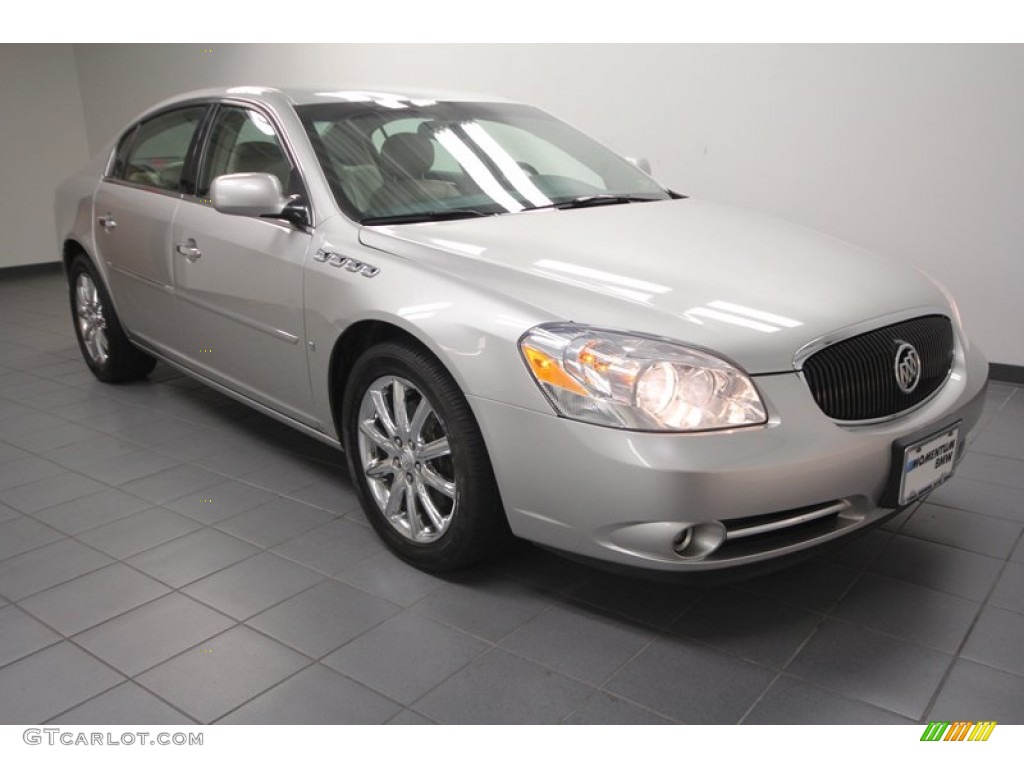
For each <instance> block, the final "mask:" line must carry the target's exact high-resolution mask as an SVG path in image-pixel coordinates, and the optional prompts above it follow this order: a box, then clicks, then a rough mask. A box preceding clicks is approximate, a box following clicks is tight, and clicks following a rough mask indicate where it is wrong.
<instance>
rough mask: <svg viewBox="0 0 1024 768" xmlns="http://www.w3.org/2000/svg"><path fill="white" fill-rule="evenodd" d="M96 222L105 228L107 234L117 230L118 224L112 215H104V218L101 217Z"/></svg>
mask: <svg viewBox="0 0 1024 768" xmlns="http://www.w3.org/2000/svg"><path fill="white" fill-rule="evenodd" d="M96 221H98V222H99V224H100V226H101V227H103V229H104V231H105V232H108V233H109V232H111V231H113V230H115V229H117V222H116V221H114V216H113V215H112V214H109V213H107V214H104V215H103V216H100V217H99V218H98V219H96Z"/></svg>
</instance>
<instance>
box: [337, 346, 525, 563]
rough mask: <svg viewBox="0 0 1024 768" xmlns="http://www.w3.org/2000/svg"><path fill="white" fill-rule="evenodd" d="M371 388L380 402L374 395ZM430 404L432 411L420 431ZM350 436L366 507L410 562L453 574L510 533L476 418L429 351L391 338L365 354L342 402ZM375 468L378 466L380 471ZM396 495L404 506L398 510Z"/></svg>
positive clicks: (355, 477) (490, 552) (351, 460)
mask: <svg viewBox="0 0 1024 768" xmlns="http://www.w3.org/2000/svg"><path fill="white" fill-rule="evenodd" d="M395 382H398V384H400V388H396V386H395ZM371 390H375V391H376V392H377V394H378V396H379V398H380V399H378V400H376V401H375V400H374V397H373V395H372V394H371ZM399 392H401V393H403V395H402V402H403V403H404V407H403V410H404V411H405V413H406V414H407V416H406V419H405V422H404V427H403V422H401V420H400V416H399V408H398V407H397V406H396V402H397V400H398V395H397V393H399ZM380 402H383V403H384V410H385V411H388V409H389V407H390V417H391V424H392V426H393V427H396V429H394V430H389V429H387V427H386V425H385V422H384V421H383V420H382V419H381V417H380V411H379V408H378V407H377V403H380ZM423 402H426V407H425V409H424V411H423V412H424V413H427V415H426V416H424V417H422V420H421V421H419V426H418V428H417V421H418V420H417V416H419V415H420V405H421V404H422V403H423ZM364 422H366V423H368V424H370V425H372V431H373V432H374V434H375V437H374V438H371V437H370V436H369V433H367V432H361V431H360V425H361V423H364ZM361 435H362V437H361ZM403 436H404V437H405V438H406V439H404V440H403ZM342 438H343V441H344V446H345V453H346V456H347V460H348V466H349V473H350V475H351V477H352V481H353V483H354V484H355V486H356V489H357V492H358V494H359V499H360V501H361V503H362V506H363V511H364V512H365V513H366V516H367V518H368V519H369V521H370V523H371V525H373V527H374V529H375V530H376V531H377V533H378V534H379V535H380V537H381V538H382V539H383V540H384V542H385V543H386V544H387V545H388V546H389V547H390V548H391V549H392V550H393V551H394V552H395V553H397V554H398V555H399V557H401V558H402V559H404V560H406V561H407V562H409V563H411V564H412V565H415V566H416V567H418V568H421V569H423V570H427V571H433V572H443V571H452V570H456V569H459V568H466V567H468V566H470V565H474V564H476V563H479V562H481V561H483V560H486V559H488V558H490V557H493V556H494V555H496V554H497V553H498V552H499V551H500V550H501V549H503V548H504V547H505V546H506V545H507V544H508V542H509V541H510V540H511V538H512V534H511V532H510V530H509V527H508V521H507V520H506V518H505V513H504V510H503V509H502V506H501V498H500V495H499V493H498V486H497V483H496V482H495V479H494V472H493V470H492V469H491V463H490V459H489V458H488V455H487V448H486V446H485V445H484V440H483V436H482V435H481V434H480V428H479V427H478V426H477V423H476V419H475V418H474V417H473V413H472V411H471V410H470V407H469V404H468V403H467V402H466V398H465V396H464V395H463V393H462V391H461V390H460V389H459V387H458V385H457V384H456V383H455V381H454V380H453V379H452V377H451V375H450V374H449V373H448V372H447V371H446V370H445V369H444V367H443V366H442V365H441V364H440V363H439V362H438V361H437V359H436V358H435V357H433V355H431V354H430V353H429V352H427V351H426V350H423V349H421V348H419V347H414V346H412V345H411V344H410V345H406V344H402V343H395V342H386V343H382V344H378V345H377V346H374V347H372V348H370V349H368V350H367V351H366V352H364V353H363V354H362V355H361V356H360V357H359V358H358V360H356V362H355V364H354V365H353V367H352V372H351V375H350V376H349V380H348V385H347V386H346V388H345V392H344V394H343V399H342ZM380 438H385V440H384V441H383V442H384V447H381V440H380ZM410 438H412V439H410ZM444 438H446V439H447V448H448V449H449V452H448V453H447V454H446V455H440V456H436V457H435V456H433V455H432V454H433V453H437V452H438V451H443V450H444V449H443V448H440V447H439V446H442V445H443V439H444ZM397 443H400V445H399V444H397ZM421 460H422V461H421ZM370 462H375V463H373V464H372V465H371V464H369V463H370ZM367 466H373V467H374V468H375V472H377V470H378V469H379V472H377V474H376V476H375V477H372V478H371V477H370V476H369V475H368V473H367ZM452 483H453V484H454V485H453V486H452V485H451V484H452ZM442 488H443V489H442ZM449 491H452V493H451V495H449V494H448V492H449ZM396 494H397V495H396ZM424 494H426V499H425V500H424ZM410 497H411V498H412V500H413V503H414V505H415V506H414V508H413V510H412V511H410V509H409V504H410V501H409V500H410ZM396 498H397V499H398V500H399V501H398V502H397V505H398V506H397V508H396V509H395V511H394V514H391V515H389V514H388V509H389V507H388V505H389V504H390V503H391V502H393V501H394V500H395V499H396ZM449 504H450V506H449ZM428 506H431V507H432V511H433V513H434V516H433V517H431V516H430V515H429V514H428V513H427V508H428ZM435 520H440V521H441V525H440V526H438V525H435V524H434V522H433V521H435Z"/></svg>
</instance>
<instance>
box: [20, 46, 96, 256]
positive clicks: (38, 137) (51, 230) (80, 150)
mask: <svg viewBox="0 0 1024 768" xmlns="http://www.w3.org/2000/svg"><path fill="white" fill-rule="evenodd" d="M0 96H2V98H3V108H2V111H0V168H2V169H3V171H2V175H0V233H3V239H2V241H0V267H11V266H17V265H20V264H37V263H41V262H47V261H55V260H57V259H59V258H60V250H59V249H58V246H57V235H56V231H55V227H54V221H53V193H54V191H55V190H56V188H57V185H58V184H59V183H60V182H62V181H63V180H64V179H65V178H67V177H68V176H70V175H71V174H72V173H73V172H74V171H76V170H78V169H79V168H80V167H82V166H83V165H85V163H86V162H87V161H88V159H89V153H88V149H87V146H86V137H85V121H84V119H83V115H82V100H81V97H80V96H79V90H78V75H77V70H76V67H75V57H74V49H73V47H72V46H70V45H0Z"/></svg>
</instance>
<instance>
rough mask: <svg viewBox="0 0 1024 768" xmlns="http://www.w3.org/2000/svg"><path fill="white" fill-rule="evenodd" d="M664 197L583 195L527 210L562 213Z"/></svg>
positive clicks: (649, 200) (646, 201)
mask: <svg viewBox="0 0 1024 768" xmlns="http://www.w3.org/2000/svg"><path fill="white" fill-rule="evenodd" d="M664 199H665V198H663V197H644V196H643V195H612V194H597V195H582V196H580V197H574V198H573V199H572V200H562V201H561V202H557V203H549V204H547V205H534V206H531V207H530V208H527V209H526V210H528V211H540V210H544V209H547V208H557V209H558V210H560V211H564V210H567V209H569V208H590V207H592V206H595V205H621V204H623V203H653V202H654V201H655V200H664Z"/></svg>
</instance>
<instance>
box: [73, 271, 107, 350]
mask: <svg viewBox="0 0 1024 768" xmlns="http://www.w3.org/2000/svg"><path fill="white" fill-rule="evenodd" d="M75 315H76V321H77V322H78V331H79V333H80V335H81V337H82V343H83V344H84V345H85V350H86V352H87V353H88V355H89V359H90V360H92V362H93V363H95V364H96V365H103V364H104V363H106V362H107V358H108V357H109V356H110V346H109V342H108V340H107V319H106V316H105V313H104V309H103V302H102V301H101V299H100V295H99V292H98V291H97V290H96V284H95V283H94V282H93V281H92V278H91V277H89V275H87V274H85V273H84V272H83V273H81V274H79V275H78V279H77V280H76V281H75Z"/></svg>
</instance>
